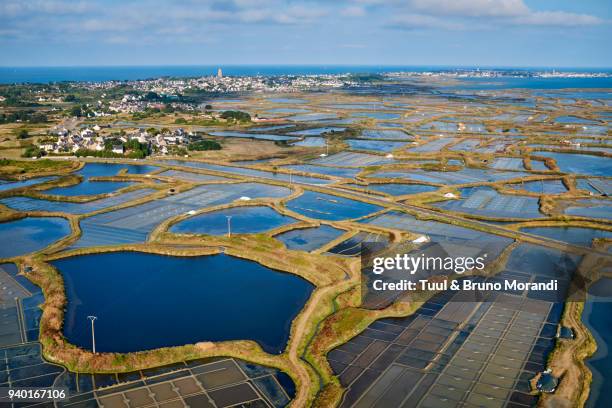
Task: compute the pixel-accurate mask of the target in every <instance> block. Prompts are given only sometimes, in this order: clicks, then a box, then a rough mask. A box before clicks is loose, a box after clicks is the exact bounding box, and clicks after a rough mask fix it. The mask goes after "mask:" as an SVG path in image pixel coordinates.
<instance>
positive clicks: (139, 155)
mask: <svg viewBox="0 0 612 408" xmlns="http://www.w3.org/2000/svg"><path fill="white" fill-rule="evenodd" d="M74 155H75V156H76V157H85V156H92V157H102V158H121V157H127V158H130V159H144V157H145V156H146V154H145V153H144V152H143V151H142V150H133V151H130V152H128V153H127V154H121V153H115V152H113V151H111V150H106V149H105V150H89V149H79V150H77V151H76V152H74Z"/></svg>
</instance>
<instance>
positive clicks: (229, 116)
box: [221, 110, 251, 122]
mask: <svg viewBox="0 0 612 408" xmlns="http://www.w3.org/2000/svg"><path fill="white" fill-rule="evenodd" d="M221 118H222V119H226V120H235V121H237V122H250V121H251V115H249V114H248V113H247V112H242V111H235V110H228V111H224V112H223V113H221Z"/></svg>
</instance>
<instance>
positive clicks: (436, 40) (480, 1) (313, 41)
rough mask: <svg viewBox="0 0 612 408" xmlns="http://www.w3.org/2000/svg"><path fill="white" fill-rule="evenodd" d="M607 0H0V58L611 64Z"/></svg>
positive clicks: (47, 61) (9, 61)
mask: <svg viewBox="0 0 612 408" xmlns="http://www.w3.org/2000/svg"><path fill="white" fill-rule="evenodd" d="M611 40H612V1H610V0H537V1H528V0H327V1H325V0H226V1H216V0H165V1H162V0H133V1H130V0H48V1H44V0H27V1H20V0H0V66H75V65H76V66H81V65H220V66H222V65H373V66H382V65H400V66H401V65H403V66H416V65H448V66H482V67H486V66H509V67H510V66H516V67H603V68H610V67H612V52H611V50H612V46H611V45H610V43H611Z"/></svg>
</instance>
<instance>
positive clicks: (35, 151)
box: [21, 146, 45, 157]
mask: <svg viewBox="0 0 612 408" xmlns="http://www.w3.org/2000/svg"><path fill="white" fill-rule="evenodd" d="M44 155H45V151H44V150H42V149H41V148H39V147H37V146H28V147H26V149H25V151H24V152H23V153H22V154H21V157H42V156H44Z"/></svg>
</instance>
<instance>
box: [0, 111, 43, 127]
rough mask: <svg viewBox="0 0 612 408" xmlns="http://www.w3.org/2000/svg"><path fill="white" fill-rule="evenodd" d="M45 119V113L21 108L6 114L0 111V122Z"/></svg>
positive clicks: (38, 121)
mask: <svg viewBox="0 0 612 408" xmlns="http://www.w3.org/2000/svg"><path fill="white" fill-rule="evenodd" d="M47 120H48V118H47V115H45V114H44V113H41V112H36V111H33V110H21V111H17V112H11V113H8V114H4V113H0V124H3V123H15V122H29V123H45V122H47Z"/></svg>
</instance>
